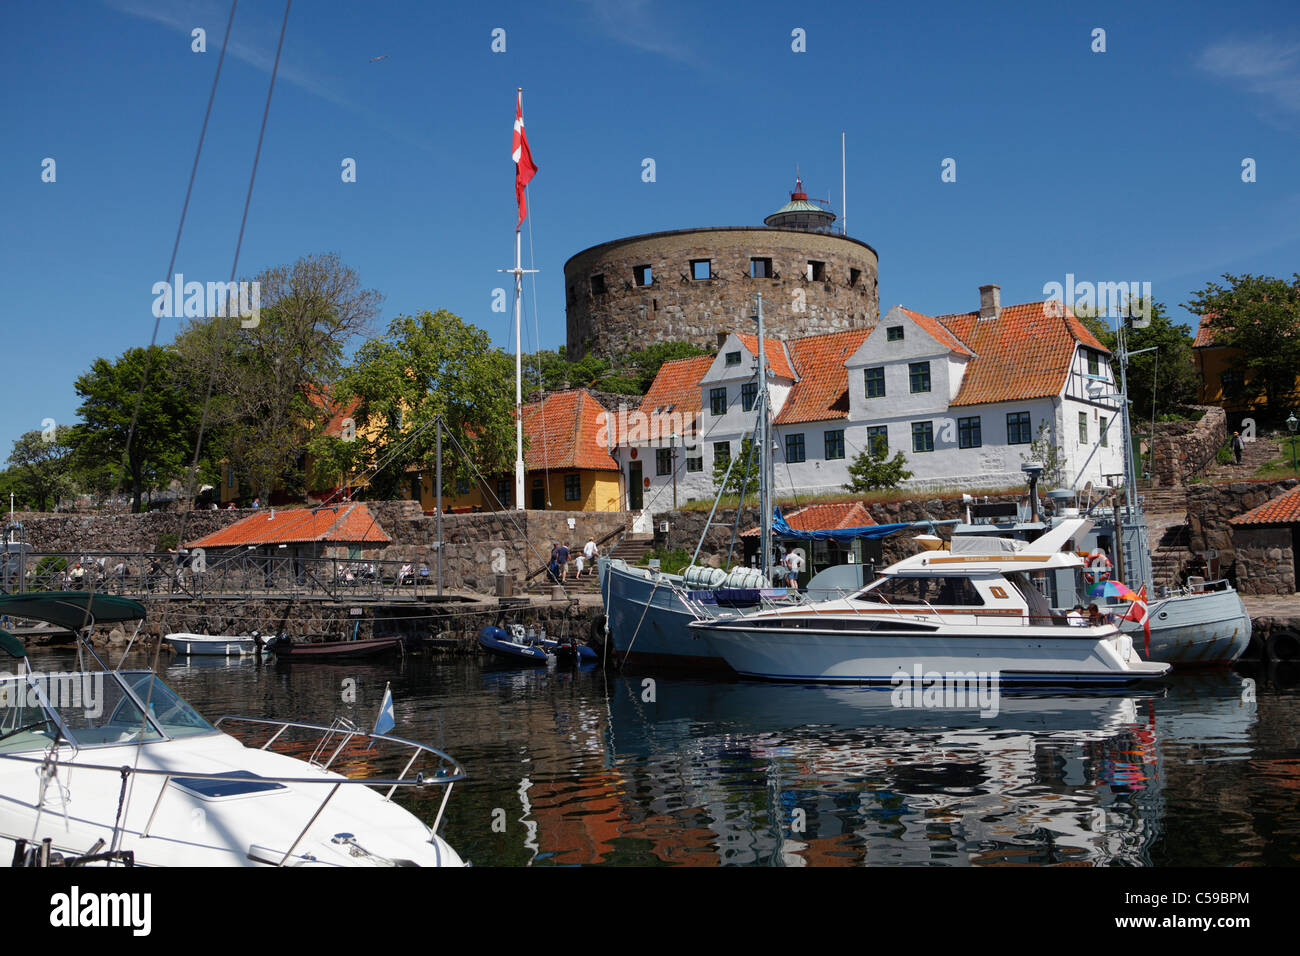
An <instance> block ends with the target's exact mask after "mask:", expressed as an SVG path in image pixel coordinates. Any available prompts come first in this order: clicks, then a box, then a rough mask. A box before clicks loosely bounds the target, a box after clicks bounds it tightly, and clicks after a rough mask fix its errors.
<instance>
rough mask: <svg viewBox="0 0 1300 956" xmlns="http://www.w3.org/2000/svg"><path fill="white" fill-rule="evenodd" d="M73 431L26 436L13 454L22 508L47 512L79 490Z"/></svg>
mask: <svg viewBox="0 0 1300 956" xmlns="http://www.w3.org/2000/svg"><path fill="white" fill-rule="evenodd" d="M71 431H72V429H71V427H69V426H68V425H59V426H57V427H54V428H52V429H48V430H46V431H30V432H24V433H23V434H22V435H21V436H19V438H18V439H17V440H16V441H15V442H14V447H13V451H11V452H10V453H9V465H10V468H9V472H8V474H9V475H10V478H11V480H12V482H13V484H12V486H11V488H12V490H13V491H14V493H15V495H17V498H18V501H17V505H18V507H27V508H30V509H32V510H34V511H46V510H48V509H47V506H48V505H51V504H52V505H54V506H55V507H56V508H57V507H58V504H59V500H60V499H61V498H63V497H66V496H67V495H70V494H72V493H73V492H74V491H75V490H76V489H75V487H74V484H73V481H72V468H71V462H72V446H71V445H69V444H68V437H69V434H70V433H71Z"/></svg>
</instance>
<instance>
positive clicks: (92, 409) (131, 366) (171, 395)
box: [69, 346, 200, 512]
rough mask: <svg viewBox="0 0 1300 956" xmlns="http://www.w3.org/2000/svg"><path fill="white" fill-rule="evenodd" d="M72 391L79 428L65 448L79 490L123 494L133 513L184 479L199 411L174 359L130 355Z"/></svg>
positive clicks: (93, 370)
mask: <svg viewBox="0 0 1300 956" xmlns="http://www.w3.org/2000/svg"><path fill="white" fill-rule="evenodd" d="M146 372H147V374H148V380H147V383H146V385H145V388H144V390H143V392H142V391H141V390H140V385H141V382H142V381H144V379H145V375H146ZM75 387H76V390H77V395H78V396H80V398H81V399H82V404H81V407H80V408H79V409H78V410H77V414H78V415H80V416H81V419H82V421H81V423H79V424H77V425H75V426H73V428H72V430H71V432H70V434H69V443H70V444H71V446H72V448H73V450H74V451H75V453H76V462H77V466H78V470H79V473H80V476H81V478H82V481H81V482H80V483H81V484H82V485H83V490H95V491H98V492H100V493H104V492H107V491H110V490H111V489H112V488H114V487H125V488H127V489H129V490H130V492H131V510H132V512H138V511H139V510H140V502H141V498H142V497H143V494H144V492H145V491H146V490H147V489H149V488H156V487H159V486H165V485H167V484H168V483H169V482H170V481H171V480H172V479H173V478H177V477H180V476H182V475H183V474H184V472H185V467H186V465H188V464H189V461H190V458H191V457H192V455H193V450H194V440H195V437H196V435H197V431H198V423H199V405H200V403H199V402H198V401H196V399H195V396H194V394H193V393H192V392H191V391H189V390H187V389H186V388H185V387H184V385H183V383H182V381H181V378H180V359H179V357H178V356H177V355H176V353H175V352H173V351H171V350H169V349H164V348H161V347H159V346H154V347H153V348H151V349H142V348H135V349H128V350H127V351H126V352H124V353H123V354H122V355H121V356H120V357H119V358H118V359H117V360H116V361H114V362H110V361H108V360H107V359H102V358H100V359H96V360H95V361H94V363H93V364H92V365H91V367H90V371H89V372H87V373H86V374H84V375H82V376H81V377H80V378H78V379H77V382H76V386H75ZM137 407H138V409H139V414H138V416H137V415H136V411H137ZM133 417H134V418H135V431H134V434H132V433H131V424H132V419H133ZM128 438H129V443H128ZM128 444H129V447H128Z"/></svg>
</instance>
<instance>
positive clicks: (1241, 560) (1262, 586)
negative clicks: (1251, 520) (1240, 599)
mask: <svg viewBox="0 0 1300 956" xmlns="http://www.w3.org/2000/svg"><path fill="white" fill-rule="evenodd" d="M1232 539H1233V544H1234V545H1235V547H1236V555H1237V589H1238V590H1239V591H1241V592H1242V593H1243V594H1294V593H1295V592H1296V579H1295V551H1294V550H1293V549H1292V544H1291V529H1290V528H1252V527H1239V528H1233V529H1232Z"/></svg>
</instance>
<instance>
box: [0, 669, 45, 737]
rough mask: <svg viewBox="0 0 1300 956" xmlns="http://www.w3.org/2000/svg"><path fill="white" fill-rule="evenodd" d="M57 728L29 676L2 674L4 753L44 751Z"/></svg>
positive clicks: (0, 733) (0, 711)
mask: <svg viewBox="0 0 1300 956" xmlns="http://www.w3.org/2000/svg"><path fill="white" fill-rule="evenodd" d="M56 729H57V728H56V726H55V724H54V721H53V720H51V719H50V715H49V713H48V712H47V711H46V710H45V708H44V707H43V706H41V703H40V700H39V698H38V697H37V696H36V693H35V691H32V690H31V689H30V685H29V684H28V683H27V679H26V678H25V677H13V676H11V675H7V676H4V677H0V754H2V753H21V752H23V751H24V750H44V749H45V748H46V747H48V746H49V745H50V741H51V740H53V739H54V736H55V732H56Z"/></svg>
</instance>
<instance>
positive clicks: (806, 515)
mask: <svg viewBox="0 0 1300 956" xmlns="http://www.w3.org/2000/svg"><path fill="white" fill-rule="evenodd" d="M782 517H784V518H785V523H786V524H788V525H789V526H790V527H791V528H792V529H794V530H795V531H833V530H835V529H837V528H867V527H870V526H871V525H873V524H875V523H876V520H875V519H874V518H872V517H871V512H869V511H868V510H867V508H866V506H865V505H864V504H863V503H862V502H861V501H834V502H817V503H815V504H810V505H804V506H803V507H802V508H799V509H798V510H797V511H791V512H790V513H789V514H787V515H782ZM758 533H759V529H758V527H757V526H755V527H753V528H749V529H747V530H745V531H742V532H741V533H740V536H741V537H742V538H752V537H754V536H756V535H757V534H758Z"/></svg>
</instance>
